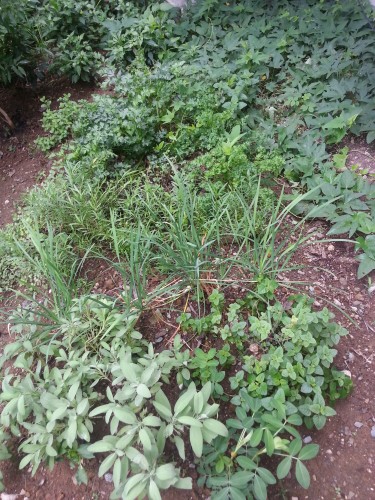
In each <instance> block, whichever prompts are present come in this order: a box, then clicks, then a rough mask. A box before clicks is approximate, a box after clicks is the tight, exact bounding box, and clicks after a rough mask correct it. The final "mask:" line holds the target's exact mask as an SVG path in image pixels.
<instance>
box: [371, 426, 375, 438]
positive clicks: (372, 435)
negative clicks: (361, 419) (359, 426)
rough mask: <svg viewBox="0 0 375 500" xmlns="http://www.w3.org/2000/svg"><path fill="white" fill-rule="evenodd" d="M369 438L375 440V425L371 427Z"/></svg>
mask: <svg viewBox="0 0 375 500" xmlns="http://www.w3.org/2000/svg"><path fill="white" fill-rule="evenodd" d="M371 437H373V438H375V425H373V426H372V429H371Z"/></svg>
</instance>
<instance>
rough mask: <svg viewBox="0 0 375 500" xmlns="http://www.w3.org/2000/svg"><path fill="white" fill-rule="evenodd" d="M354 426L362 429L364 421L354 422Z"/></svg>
mask: <svg viewBox="0 0 375 500" xmlns="http://www.w3.org/2000/svg"><path fill="white" fill-rule="evenodd" d="M354 426H355V427H357V429H360V428H361V427H363V424H362V422H354Z"/></svg>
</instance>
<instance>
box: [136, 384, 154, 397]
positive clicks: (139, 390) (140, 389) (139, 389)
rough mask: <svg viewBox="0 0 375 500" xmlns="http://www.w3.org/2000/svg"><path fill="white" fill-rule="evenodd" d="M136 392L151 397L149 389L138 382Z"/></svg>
mask: <svg viewBox="0 0 375 500" xmlns="http://www.w3.org/2000/svg"><path fill="white" fill-rule="evenodd" d="M137 394H139V395H140V396H142V397H143V398H150V397H151V392H150V389H149V388H148V387H147V385H145V384H139V386H138V387H137Z"/></svg>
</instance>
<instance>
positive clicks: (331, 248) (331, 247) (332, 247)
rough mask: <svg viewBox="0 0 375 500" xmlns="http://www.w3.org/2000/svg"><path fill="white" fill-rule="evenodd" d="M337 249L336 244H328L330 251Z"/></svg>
mask: <svg viewBox="0 0 375 500" xmlns="http://www.w3.org/2000/svg"><path fill="white" fill-rule="evenodd" d="M334 250H335V246H334V245H332V243H331V244H330V245H328V251H329V252H333V251H334Z"/></svg>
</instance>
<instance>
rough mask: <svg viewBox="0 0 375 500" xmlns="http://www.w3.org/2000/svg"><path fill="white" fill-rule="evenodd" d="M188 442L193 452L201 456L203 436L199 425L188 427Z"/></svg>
mask: <svg viewBox="0 0 375 500" xmlns="http://www.w3.org/2000/svg"><path fill="white" fill-rule="evenodd" d="M189 435H190V444H191V447H192V448H193V452H194V453H195V455H196V456H197V457H198V458H199V457H201V456H202V451H203V436H202V431H201V430H200V429H199V427H190V434H189Z"/></svg>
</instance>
